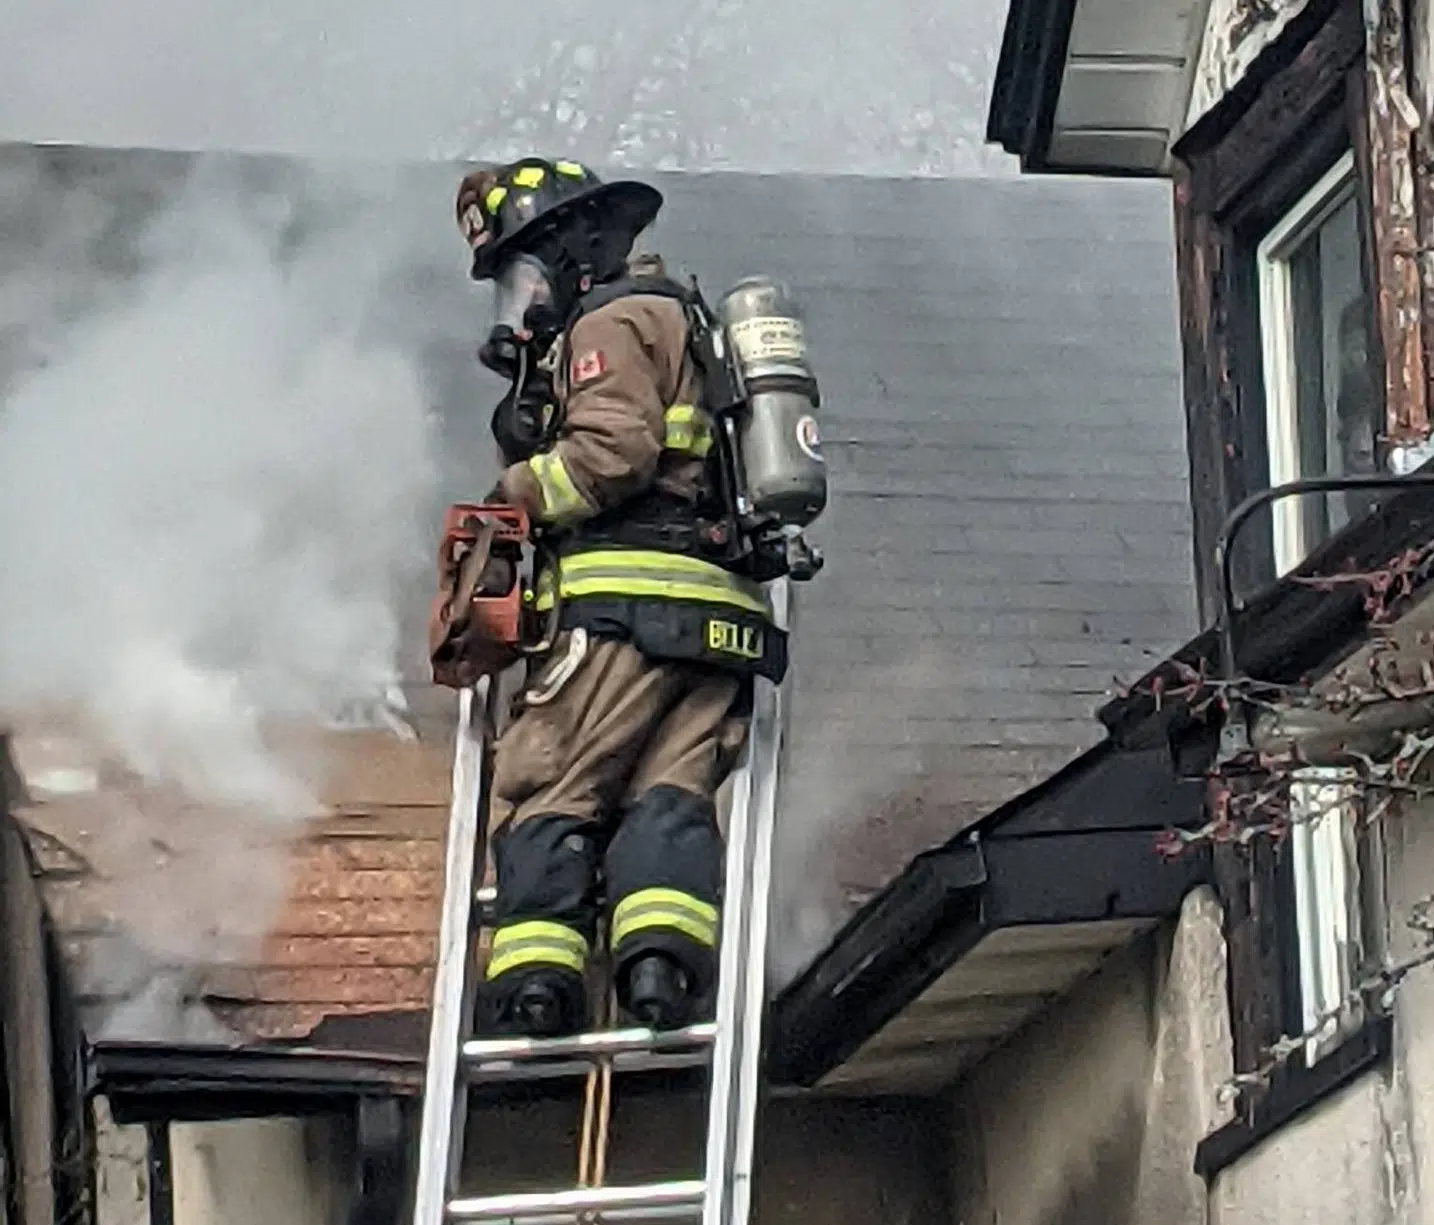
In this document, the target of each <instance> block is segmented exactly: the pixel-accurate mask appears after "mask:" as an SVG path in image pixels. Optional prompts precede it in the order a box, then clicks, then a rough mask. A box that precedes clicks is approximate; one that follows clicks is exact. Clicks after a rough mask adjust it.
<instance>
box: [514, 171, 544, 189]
mask: <svg viewBox="0 0 1434 1225" xmlns="http://www.w3.org/2000/svg"><path fill="white" fill-rule="evenodd" d="M545 175H546V172H545V171H544V170H543V168H542V167H541V166H519V167H518V169H517V170H515V171H514V172H513V186H514V187H541V186H542V183H543V179H544V177H545Z"/></svg>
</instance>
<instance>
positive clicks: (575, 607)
mask: <svg viewBox="0 0 1434 1225" xmlns="http://www.w3.org/2000/svg"><path fill="white" fill-rule="evenodd" d="M661 205H662V197H661V195H660V194H659V193H658V192H657V191H656V190H655V189H654V188H652V187H650V186H647V185H646V184H642V183H636V182H603V181H601V180H600V179H599V178H598V177H597V176H596V175H594V174H593V173H592V172H591V171H589V170H588V169H586V168H585V167H583V166H581V165H578V164H576V163H573V162H564V161H546V160H543V159H539V158H524V159H522V160H520V161H517V162H514V163H512V164H511V165H508V166H506V167H504V168H502V169H501V170H498V171H479V172H476V173H474V174H471V175H469V176H468V177H467V178H465V179H464V181H463V184H462V185H461V187H460V189H459V193H458V219H459V225H460V228H461V229H462V230H463V233H464V235H465V237H466V238H467V240H468V242H469V245H470V246H471V248H472V250H473V268H472V275H473V277H474V278H475V279H476V280H480V281H481V280H491V281H492V282H493V283H494V286H495V293H494V319H493V326H492V329H491V331H490V333H489V336H488V338H487V340H486V342H485V343H484V345H483V346H482V348H481V349H480V354H479V355H480V358H481V359H482V361H483V362H484V364H485V365H487V366H489V367H490V368H491V369H493V370H495V371H498V372H499V373H501V374H503V375H505V376H506V377H509V378H511V379H513V380H514V382H513V386H512V388H511V390H510V392H509V394H508V395H507V396H505V397H504V401H503V402H502V403H501V404H500V405H499V409H498V411H497V412H496V413H495V416H494V432H495V435H497V437H498V439H499V448H500V452H501V453H502V455H503V458H504V461H505V463H506V465H507V466H506V467H505V468H504V470H503V472H502V476H501V479H500V480H499V482H498V488H497V489H496V490H495V491H494V494H493V495H492V497H493V500H497V501H503V502H508V503H511V504H516V505H519V506H522V507H523V508H525V509H526V510H527V512H528V514H529V515H530V516H531V517H532V519H533V522H534V523H535V524H536V525H539V528H540V530H541V533H542V545H543V553H542V556H543V557H544V558H546V559H548V560H547V561H546V562H545V563H544V564H543V565H542V567H541V569H540V570H539V572H538V574H537V575H536V577H535V582H534V591H535V594H536V599H535V606H536V610H537V612H538V613H539V614H541V615H544V616H548V617H554V616H555V617H556V622H555V626H554V633H555V637H554V638H553V646H552V649H551V651H550V652H549V653H547V654H546V655H545V656H541V657H539V659H538V660H537V661H535V663H534V664H533V665H532V666H530V668H529V673H528V677H527V680H526V682H525V685H524V688H523V690H522V691H521V692H520V693H519V694H518V696H517V698H516V699H515V702H514V706H513V713H512V718H511V719H510V721H509V723H508V725H507V727H506V728H505V729H504V732H503V734H502V735H501V736H500V738H499V740H498V743H497V745H496V746H495V750H494V765H493V779H492V809H491V813H490V831H491V846H492V851H493V861H494V867H495V871H496V875H497V882H496V884H497V900H496V904H495V920H494V934H493V943H492V948H491V952H490V955H489V959H488V964H487V968H486V971H485V980H484V985H483V998H484V1001H485V1003H486V1006H487V1013H488V1020H487V1025H488V1027H489V1028H490V1029H492V1030H494V1031H497V1032H505V1033H522V1034H528V1035H533V1036H553V1035H559V1034H565V1033H572V1032H576V1031H579V1030H581V1029H582V1028H584V1027H585V1026H586V1025H587V1024H588V1015H587V1012H588V1009H587V1004H588V994H587V989H586V983H585V978H584V974H585V970H586V967H587V963H588V960H589V957H590V955H591V952H592V949H593V945H594V941H595V939H596V935H597V926H598V919H599V906H600V902H601V903H603V904H605V905H606V907H607V918H608V923H609V931H608V935H609V940H610V947H611V955H612V966H613V976H614V977H613V984H614V987H615V989H616V993H617V998H618V1001H619V1004H620V1005H621V1007H622V1008H623V1009H624V1010H625V1011H626V1012H627V1013H628V1014H629V1015H630V1016H631V1017H633V1018H634V1019H636V1020H637V1021H638V1022H640V1023H642V1024H647V1025H652V1026H654V1027H657V1028H673V1027H677V1026H680V1025H683V1024H687V1023H689V1022H690V1021H691V1020H692V1018H693V1017H694V1016H695V1005H696V1004H698V1003H699V1002H700V1001H702V1000H703V999H704V998H706V997H708V992H709V991H710V988H711V987H712V986H713V985H714V982H715V976H716V948H717V939H718V929H719V903H720V892H721V883H722V876H723V842H722V835H721V833H720V831H719V828H718V823H717V813H716V805H715V793H716V791H717V789H718V787H719V786H720V785H721V783H722V782H723V780H724V778H725V777H726V776H727V775H728V774H729V773H730V771H731V770H732V768H733V767H734V765H735V764H736V760H737V757H738V755H739V753H740V751H741V749H742V747H743V744H744V742H745V739H746V735H747V729H748V723H749V718H750V710H751V686H752V677H753V676H756V675H762V676H767V677H769V678H770V679H772V680H780V678H781V676H782V674H783V672H784V671H785V668H786V637H785V634H784V633H783V632H782V631H781V630H780V629H778V628H777V627H776V626H775V625H773V623H772V620H771V613H770V608H769V605H768V603H767V600H766V598H765V595H764V592H763V590H762V588H761V587H760V585H759V584H757V583H756V582H753V581H751V580H750V579H748V578H746V577H744V576H743V575H742V574H740V573H738V572H736V571H735V570H734V569H732V568H729V567H730V566H731V565H732V563H723V562H721V561H718V560H713V556H714V553H713V548H712V545H711V536H710V532H709V531H708V530H707V529H706V528H705V527H704V525H706V524H709V523H710V522H711V521H712V516H713V515H714V514H717V513H718V508H717V506H716V499H717V497H718V493H717V489H716V487H715V486H716V484H717V481H718V477H717V476H716V475H715V472H716V469H715V466H714V465H715V462H716V456H715V454H714V450H715V449H714V447H713V436H712V425H711V419H710V418H709V417H708V415H707V414H706V412H705V411H704V410H703V408H702V383H701V377H700V374H699V371H698V369H697V366H696V364H695V363H694V361H693V358H692V355H691V353H690V352H689V344H688V341H689V336H688V331H689V329H688V322H687V315H686V313H685V310H684V307H683V304H682V301H681V295H682V292H683V291H682V288H681V287H680V286H677V285H676V284H675V283H674V282H672V281H669V280H667V279H666V277H665V276H664V275H663V274H662V269H661V262H660V260H659V259H658V258H657V257H652V256H645V257H642V258H640V259H639V258H635V257H632V251H633V247H634V243H635V241H636V239H637V238H638V236H639V234H640V233H641V232H642V231H643V230H644V229H645V228H646V227H647V226H649V225H650V223H651V222H652V221H653V219H654V218H655V217H656V215H657V212H658V210H659V208H660V207H661ZM544 367H546V370H547V371H548V375H547V377H546V378H542V377H539V378H538V379H537V381H536V382H534V381H532V379H531V378H530V376H531V375H532V373H533V372H534V371H540V370H541V369H542V368H544ZM534 387H536V388H537V390H536V391H534V390H533V389H534ZM548 393H551V394H550V395H549V394H548Z"/></svg>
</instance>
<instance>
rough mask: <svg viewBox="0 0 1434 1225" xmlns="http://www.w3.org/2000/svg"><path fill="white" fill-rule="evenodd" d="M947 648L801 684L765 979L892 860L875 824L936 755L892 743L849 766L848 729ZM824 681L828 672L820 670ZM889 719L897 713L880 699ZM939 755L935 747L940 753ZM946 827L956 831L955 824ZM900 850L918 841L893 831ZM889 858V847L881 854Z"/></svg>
mask: <svg viewBox="0 0 1434 1225" xmlns="http://www.w3.org/2000/svg"><path fill="white" fill-rule="evenodd" d="M950 665H951V658H950V653H949V652H948V651H946V650H944V649H943V648H941V647H939V646H936V645H934V644H932V643H923V644H921V645H920V646H919V647H918V648H917V649H916V651H915V653H914V654H913V655H911V656H910V657H909V658H906V659H902V660H899V661H892V662H887V661H883V662H881V663H876V664H868V665H862V666H857V667H851V668H847V669H845V670H844V672H843V673H842V675H841V678H840V684H839V685H838V686H837V687H834V688H832V687H828V688H821V689H811V690H803V689H802V687H801V682H800V677H798V681H797V685H798V688H797V694H796V699H795V702H794V703H793V705H794V713H793V716H792V719H793V724H794V727H795V729H796V732H797V739H796V743H795V744H794V745H793V749H792V752H791V754H790V757H791V764H790V767H789V769H790V776H789V777H788V778H787V779H784V780H783V784H782V799H781V803H780V813H779V817H778V823H777V831H776V846H775V847H774V849H773V855H774V861H775V864H776V869H777V870H776V873H775V877H776V882H777V890H778V892H777V896H776V898H775V904H774V915H773V924H772V929H773V939H772V942H771V947H770V949H769V951H768V971H769V975H770V977H771V980H772V989H773V990H780V989H781V988H782V987H784V986H785V985H786V984H787V983H788V982H790V981H791V980H792V979H793V978H795V977H796V976H797V975H798V974H799V973H801V971H802V970H803V969H805V967H806V966H807V964H808V963H809V962H810V961H811V960H812V958H813V957H815V956H816V955H817V954H818V953H820V952H821V951H822V949H823V948H824V947H825V946H826V945H827V944H828V942H829V941H830V940H831V938H832V936H833V935H834V934H835V933H836V931H837V929H838V928H839V927H840V926H841V925H842V923H843V922H845V921H846V919H847V918H849V917H850V916H851V914H852V913H853V911H854V910H855V909H856V908H857V907H858V906H859V905H860V904H861V903H862V902H863V901H865V900H866V898H867V897H868V896H870V894H871V893H872V892H874V890H875V889H876V888H878V887H879V886H880V885H881V884H882V883H884V882H883V881H881V880H880V879H878V878H879V877H880V876H882V875H884V874H885V873H886V872H888V871H889V870H891V869H892V867H893V866H895V865H892V864H889V863H885V862H883V851H884V848H883V846H882V845H881V844H882V843H885V842H888V841H890V840H889V839H883V838H882V837H881V830H880V828H879V827H881V826H882V825H884V824H886V823H887V822H888V821H889V820H890V812H889V810H890V809H891V808H892V805H893V804H894V803H895V804H897V805H901V804H903V803H905V802H908V801H912V800H913V799H914V798H915V797H917V796H918V794H919V792H920V791H921V790H922V788H923V787H924V786H925V782H926V780H927V778H929V776H930V775H931V772H932V770H933V768H934V767H935V766H936V765H937V764H938V763H937V761H936V760H934V757H933V754H932V752H931V750H930V749H929V747H927V746H923V745H920V744H916V743H908V744H907V745H905V746H898V745H895V744H893V745H890V746H889V750H890V751H889V752H886V753H884V754H883V756H884V758H885V760H886V764H885V765H884V766H882V767H879V768H875V769H865V770H858V769H854V752H856V751H859V749H858V746H853V745H852V744H851V743H850V742H849V739H848V737H849V736H850V735H851V732H852V729H854V728H859V727H860V726H861V725H862V723H863V721H864V719H865V717H866V716H868V715H869V714H870V713H871V711H872V698H873V695H874V694H881V693H885V692H893V691H894V692H902V691H906V692H910V693H919V692H920V691H921V680H922V678H923V677H930V676H945V675H949V674H950V673H951V671H952V669H951V666H950ZM826 679H827V680H828V682H829V681H830V678H829V677H828V678H826ZM882 715H883V718H884V719H885V720H886V721H887V723H886V726H887V727H891V726H896V727H900V725H901V724H902V723H903V722H904V715H903V713H902V712H900V711H894V710H892V709H891V708H890V705H889V704H887V705H885V706H884V707H883V709H882ZM936 756H939V754H937V755H936ZM951 832H953V833H954V832H955V831H954V830H952V831H951ZM895 841H896V845H897V846H898V847H899V854H900V856H902V857H904V856H905V855H908V854H910V853H911V852H912V851H913V850H915V849H918V848H916V847H914V846H913V845H912V842H911V838H910V836H909V835H908V836H907V837H905V838H904V839H902V838H897V839H896V840H895ZM885 857H886V858H889V854H888V855H886V856H885Z"/></svg>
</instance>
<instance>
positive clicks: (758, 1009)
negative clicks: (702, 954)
mask: <svg viewBox="0 0 1434 1225" xmlns="http://www.w3.org/2000/svg"><path fill="white" fill-rule="evenodd" d="M772 605H773V612H774V614H775V616H776V620H777V624H778V625H780V626H782V627H783V628H784V629H790V626H791V613H792V608H791V585H790V582H789V581H788V580H786V579H782V580H781V581H780V582H779V583H775V584H773V589H772ZM766 689H767V698H768V703H767V711H766V713H767V716H768V718H769V720H770V722H769V723H768V725H767V728H766V732H767V735H766V737H765V738H764V740H763V743H762V749H763V755H764V757H765V760H764V761H759V762H758V765H759V767H760V768H759V770H758V771H757V773H756V777H755V778H754V779H753V787H754V797H753V798H754V799H755V801H756V802H755V805H754V811H753V814H752V826H751V830H750V833H749V840H750V843H751V853H750V856H749V870H750V875H749V877H748V891H749V896H750V899H751V901H750V904H749V906H748V914H747V932H746V939H745V940H744V941H743V948H744V950H745V951H746V954H747V955H746V956H745V957H744V958H743V965H742V976H743V999H742V1009H743V1013H742V1017H741V1021H740V1024H741V1034H742V1046H741V1049H740V1051H739V1053H738V1055H739V1062H738V1066H737V1068H736V1069H735V1076H736V1082H737V1084H736V1097H737V1111H736V1118H735V1120H734V1121H733V1131H734V1137H733V1140H734V1151H733V1152H732V1153H731V1154H730V1158H729V1162H730V1164H729V1167H728V1170H727V1175H728V1178H729V1179H730V1185H729V1187H728V1191H727V1195H728V1203H727V1225H747V1221H748V1218H749V1216H750V1214H751V1206H752V1176H753V1167H754V1164H755V1160H756V1149H757V1110H758V1107H759V1106H760V1104H761V1101H760V1090H761V1074H762V1053H763V1050H764V1046H763V1042H762V1036H763V1035H762V1029H763V1022H764V1021H765V1019H766V1012H767V936H768V931H769V928H770V923H771V910H772V864H773V853H774V843H775V841H776V831H777V801H778V798H779V794H780V786H781V763H782V758H783V754H784V751H785V748H786V743H785V742H786V727H787V701H786V697H787V684H786V680H785V678H783V683H782V684H780V685H768V686H766Z"/></svg>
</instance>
